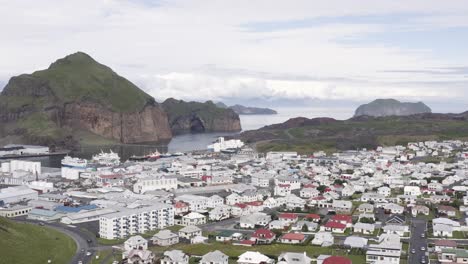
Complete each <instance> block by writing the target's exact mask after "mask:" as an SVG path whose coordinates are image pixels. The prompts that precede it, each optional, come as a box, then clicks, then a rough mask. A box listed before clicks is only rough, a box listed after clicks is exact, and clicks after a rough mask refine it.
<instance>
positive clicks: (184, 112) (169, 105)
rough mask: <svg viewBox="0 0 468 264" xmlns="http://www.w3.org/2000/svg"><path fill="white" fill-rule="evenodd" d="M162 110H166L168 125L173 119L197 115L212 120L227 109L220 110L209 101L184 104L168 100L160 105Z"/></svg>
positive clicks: (180, 101)
mask: <svg viewBox="0 0 468 264" xmlns="http://www.w3.org/2000/svg"><path fill="white" fill-rule="evenodd" d="M162 105H163V108H164V110H166V112H167V114H168V117H169V123H172V122H173V121H174V120H175V119H177V118H179V117H181V116H190V115H192V114H197V115H198V116H200V117H201V118H203V119H204V120H207V121H208V120H212V119H213V118H214V117H216V116H222V115H224V114H225V113H226V112H227V111H231V110H229V109H225V108H220V107H218V106H217V105H216V104H214V103H213V102H211V101H207V102H205V103H200V102H185V101H182V100H176V99H173V98H169V99H167V100H166V101H164V102H163V103H162Z"/></svg>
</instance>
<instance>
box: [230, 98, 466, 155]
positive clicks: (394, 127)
mask: <svg viewBox="0 0 468 264" xmlns="http://www.w3.org/2000/svg"><path fill="white" fill-rule="evenodd" d="M467 121H468V112H464V113H460V114H439V113H431V109H430V108H429V107H427V106H426V105H425V104H423V103H401V102H399V101H397V100H393V99H384V100H383V99H379V100H375V101H373V102H371V103H369V104H366V105H363V106H360V107H359V108H358V109H357V110H356V115H355V116H354V117H352V118H350V119H348V120H336V119H333V118H312V119H309V118H305V117H296V118H291V119H289V120H287V121H286V122H284V123H280V124H273V125H269V126H265V127H263V128H260V129H257V130H251V131H245V132H243V133H241V135H240V136H239V137H240V138H241V139H242V140H243V141H244V142H246V143H255V146H256V147H257V149H258V150H259V151H261V152H265V151H297V152H299V153H312V152H314V151H316V150H327V151H329V152H333V151H337V150H347V149H359V148H369V149H375V148H376V147H377V146H392V145H406V144H407V143H408V142H414V141H427V140H429V141H431V140H434V141H436V140H447V139H464V138H466V135H468V122H467Z"/></svg>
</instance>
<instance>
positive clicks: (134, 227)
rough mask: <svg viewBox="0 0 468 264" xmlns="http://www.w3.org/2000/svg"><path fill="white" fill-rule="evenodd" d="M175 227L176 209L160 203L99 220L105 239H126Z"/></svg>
mask: <svg viewBox="0 0 468 264" xmlns="http://www.w3.org/2000/svg"><path fill="white" fill-rule="evenodd" d="M172 225H174V208H173V206H172V205H170V204H163V203H158V204H155V205H152V206H149V207H143V208H138V209H124V210H122V211H120V212H118V213H112V214H108V215H103V216H101V217H100V218H99V235H100V237H102V238H105V239H117V238H125V237H127V236H130V235H134V234H142V233H145V232H148V231H150V230H155V229H163V228H166V227H168V226H172Z"/></svg>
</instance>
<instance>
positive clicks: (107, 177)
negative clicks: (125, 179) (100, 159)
mask: <svg viewBox="0 0 468 264" xmlns="http://www.w3.org/2000/svg"><path fill="white" fill-rule="evenodd" d="M122 176H123V175H122V174H102V175H99V178H101V179H117V178H122Z"/></svg>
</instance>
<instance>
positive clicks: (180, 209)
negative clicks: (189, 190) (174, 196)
mask: <svg viewBox="0 0 468 264" xmlns="http://www.w3.org/2000/svg"><path fill="white" fill-rule="evenodd" d="M188 212H189V204H188V203H185V202H182V201H176V202H175V203H174V214H175V215H184V214H186V213H188Z"/></svg>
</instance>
